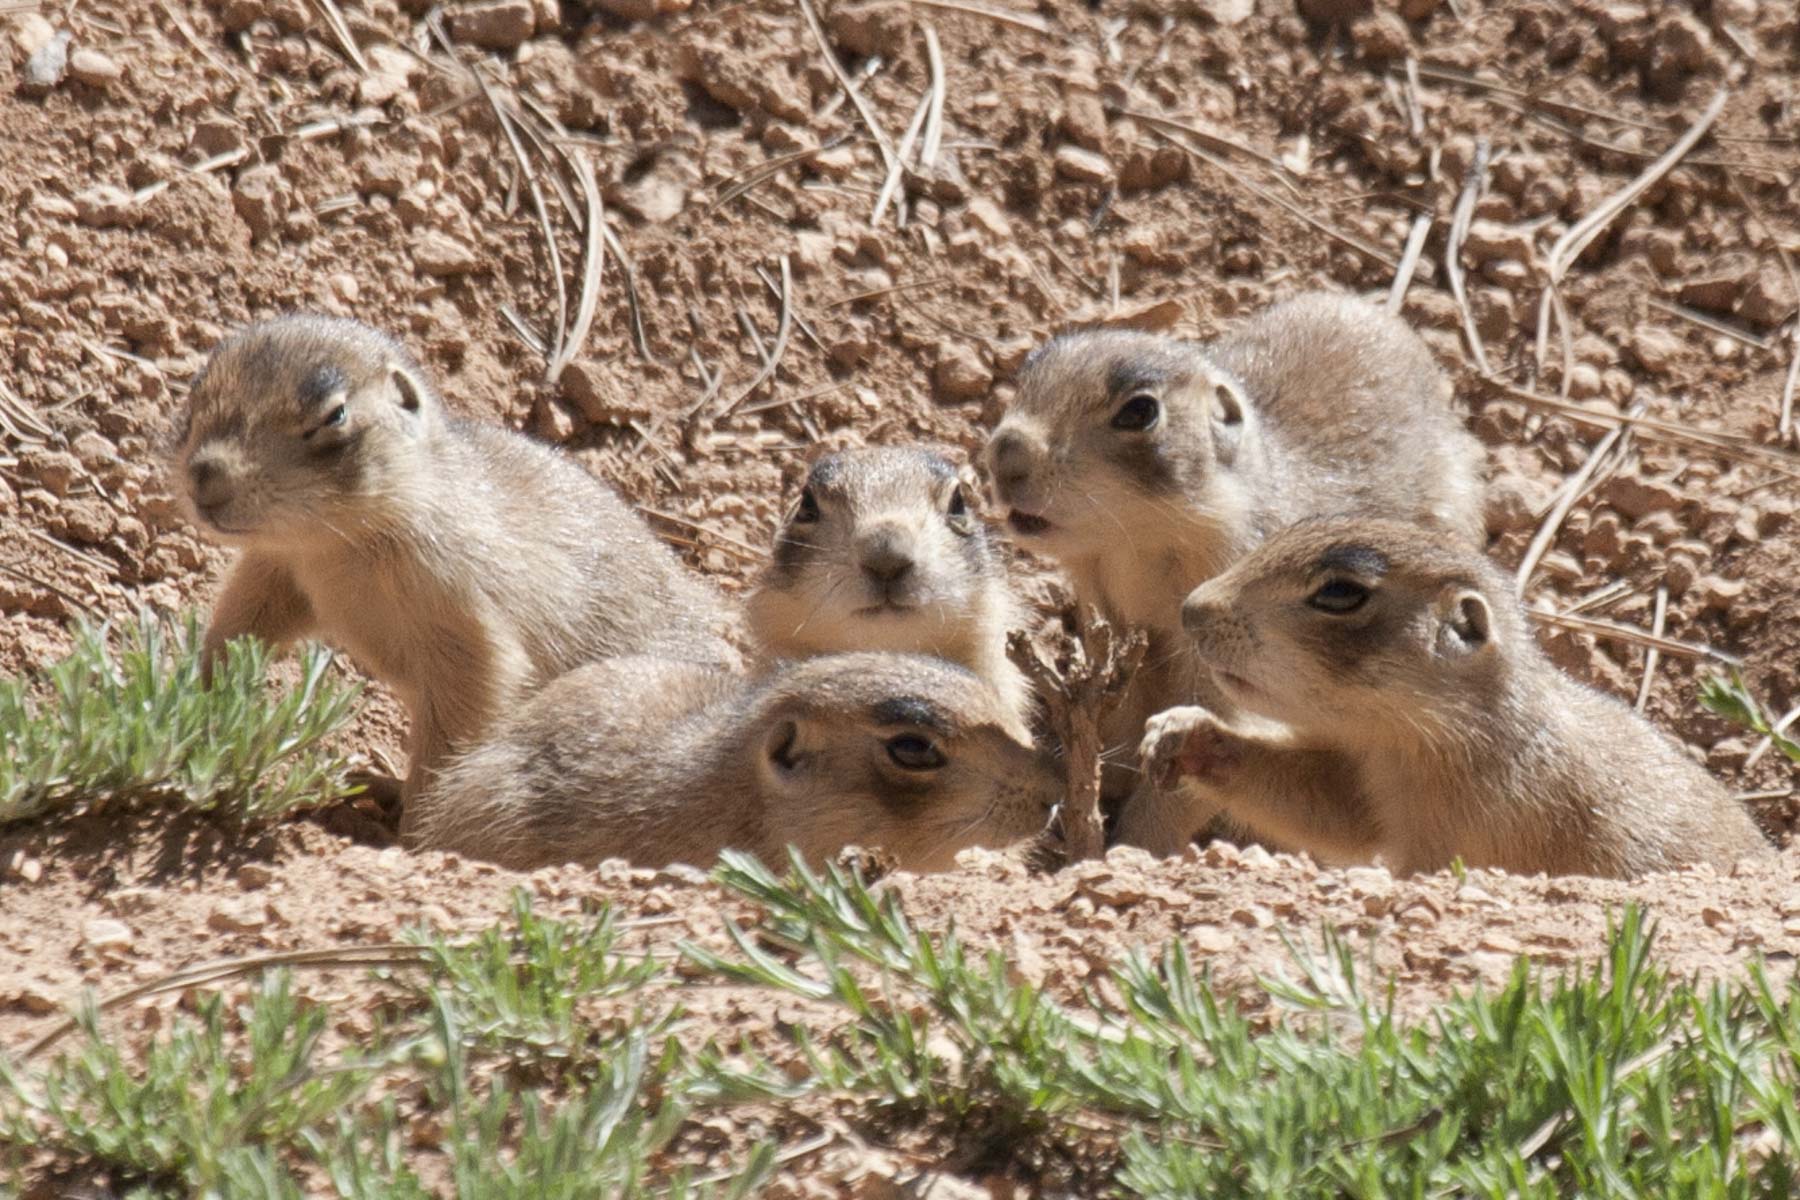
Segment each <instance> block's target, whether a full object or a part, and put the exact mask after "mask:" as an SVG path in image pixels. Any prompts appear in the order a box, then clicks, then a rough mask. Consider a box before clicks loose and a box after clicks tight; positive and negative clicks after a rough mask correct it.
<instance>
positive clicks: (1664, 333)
mask: <svg viewBox="0 0 1800 1200" xmlns="http://www.w3.org/2000/svg"><path fill="white" fill-rule="evenodd" d="M1631 354H1632V357H1633V358H1635V359H1637V361H1638V365H1639V366H1641V367H1643V368H1644V370H1646V371H1648V372H1650V373H1651V374H1652V375H1663V374H1666V373H1667V372H1668V370H1669V368H1670V367H1671V366H1672V365H1673V364H1674V362H1675V360H1676V358H1678V357H1679V356H1680V354H1681V339H1680V338H1678V337H1676V336H1675V335H1674V334H1673V333H1671V332H1670V331H1669V330H1667V329H1664V328H1663V327H1662V326H1660V325H1647V326H1645V327H1644V328H1642V329H1639V330H1638V331H1637V332H1636V333H1634V334H1632V335H1631Z"/></svg>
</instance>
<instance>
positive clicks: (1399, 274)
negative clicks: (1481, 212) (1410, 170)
mask: <svg viewBox="0 0 1800 1200" xmlns="http://www.w3.org/2000/svg"><path fill="white" fill-rule="evenodd" d="M1430 232H1431V214H1429V213H1420V214H1419V215H1418V216H1416V217H1414V218H1413V223H1412V231H1411V232H1410V233H1408V234H1407V235H1406V250H1405V252H1404V253H1402V254H1401V255H1400V269H1399V270H1397V271H1395V272H1394V286H1393V287H1391V288H1389V289H1388V298H1387V310H1388V311H1389V312H1391V313H1397V312H1399V311H1400V306H1401V305H1403V304H1405V303H1406V289H1407V288H1409V287H1411V286H1412V280H1413V272H1415V271H1416V270H1418V268H1419V256H1420V255H1421V254H1423V253H1424V252H1425V237H1426V235H1427V234H1429V233H1430ZM1116 303H1117V301H1116V297H1115V304H1116Z"/></svg>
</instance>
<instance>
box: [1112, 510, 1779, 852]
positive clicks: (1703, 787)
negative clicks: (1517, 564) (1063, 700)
mask: <svg viewBox="0 0 1800 1200" xmlns="http://www.w3.org/2000/svg"><path fill="white" fill-rule="evenodd" d="M1182 617H1183V621H1184V624H1185V625H1186V628H1187V630H1188V635H1189V636H1190V637H1191V638H1192V639H1193V642H1194V647H1195V651H1196V653H1197V654H1198V656H1199V657H1200V659H1201V660H1202V661H1203V662H1204V663H1205V664H1206V666H1207V667H1208V669H1209V670H1210V671H1211V673H1212V675H1213V677H1214V678H1215V680H1216V681H1217V683H1218V685H1219V689H1220V691H1221V692H1222V693H1223V694H1224V695H1225V696H1226V697H1227V699H1228V700H1229V701H1230V702H1231V703H1232V704H1234V705H1236V706H1237V707H1238V708H1239V709H1241V710H1244V711H1247V712H1251V713H1255V714H1257V715H1260V716H1263V717H1267V718H1269V719H1271V720H1273V721H1276V722H1280V723H1281V724H1282V725H1283V726H1285V727H1286V729H1287V730H1288V731H1290V735H1289V736H1288V737H1285V738H1279V739H1278V738H1269V737H1266V736H1261V735H1256V734H1246V733H1245V732H1243V731H1241V730H1240V729H1237V728H1234V727H1233V724H1232V723H1231V722H1230V721H1228V720H1224V719H1221V718H1220V717H1219V716H1218V715H1217V714H1214V713H1210V712H1208V711H1206V710H1205V709H1202V708H1177V709H1174V710H1172V711H1169V712H1165V713H1161V714H1159V715H1158V716H1156V717H1155V718H1153V719H1152V720H1151V721H1150V723H1149V727H1148V729H1147V731H1146V733H1145V738H1144V746H1143V757H1144V760H1145V769H1146V774H1147V775H1150V776H1152V777H1154V778H1156V779H1158V780H1159V781H1160V783H1161V784H1162V785H1163V786H1166V787H1173V788H1175V789H1184V790H1188V791H1196V792H1199V793H1201V794H1202V795H1203V796H1204V798H1205V799H1206V800H1207V801H1209V802H1210V803H1212V804H1216V805H1217V806H1219V807H1221V808H1223V809H1224V810H1225V812H1226V813H1227V814H1228V815H1229V816H1230V818H1231V819H1232V820H1233V821H1235V822H1237V823H1239V824H1241V825H1243V826H1245V827H1247V828H1248V829H1250V830H1252V831H1254V832H1256V833H1259V834H1262V835H1264V836H1267V837H1271V838H1273V839H1275V840H1276V841H1278V842H1280V843H1282V844H1284V845H1287V846H1291V847H1294V848H1297V849H1304V850H1308V851H1311V852H1312V853H1313V854H1314V855H1315V856H1316V857H1318V858H1320V859H1321V860H1324V861H1328V862H1349V861H1359V860H1367V859H1369V858H1370V857H1372V856H1377V855H1379V856H1380V857H1381V858H1382V859H1384V860H1385V861H1386V862H1387V863H1388V864H1389V865H1390V866H1391V867H1393V869H1395V870H1397V871H1428V870H1435V869H1439V868H1442V867H1445V866H1448V865H1449V864H1450V863H1451V861H1452V860H1454V859H1457V858H1460V859H1462V861H1463V862H1464V863H1466V864H1468V865H1469V866H1485V867H1498V868H1501V869H1504V870H1508V871H1514V872H1520V873H1529V872H1538V871H1542V872H1545V873H1549V874H1587V875H1604V876H1618V877H1630V876H1635V875H1641V874H1644V873H1646V872H1650V871H1658V870H1666V869H1669V868H1673V867H1677V866H1681V865H1683V864H1687V863H1695V862H1710V863H1713V864H1715V865H1718V866H1728V865H1729V864H1730V863H1732V862H1733V861H1735V860H1736V859H1738V858H1742V857H1746V856H1750V855H1754V854H1762V853H1767V852H1768V850H1769V846H1768V844H1767V842H1766V841H1764V839H1763V838H1762V836H1761V834H1760V833H1758V832H1757V829H1756V826H1755V825H1754V823H1753V822H1752V821H1751V820H1750V818H1749V816H1748V815H1747V814H1746V813H1745V812H1744V810H1743V807H1742V806H1741V805H1740V804H1739V803H1738V802H1737V800H1736V799H1734V798H1733V797H1732V796H1731V794H1730V793H1729V792H1728V791H1727V790H1726V789H1725V788H1724V786H1723V785H1721V784H1720V783H1719V782H1718V781H1717V780H1716V779H1714V778H1713V777H1712V776H1711V775H1710V774H1708V773H1707V772H1706V770H1705V769H1703V768H1702V767H1700V766H1699V765H1697V764H1696V763H1694V762H1693V761H1692V760H1691V759H1689V758H1688V757H1687V756H1686V755H1685V754H1684V753H1683V752H1682V751H1681V749H1680V748H1679V747H1678V746H1677V745H1675V743H1674V742H1672V741H1671V740H1670V739H1669V738H1668V737H1666V736H1665V735H1663V734H1662V733H1661V732H1659V731H1658V730H1656V729H1655V728H1654V727H1652V726H1651V725H1650V723H1649V722H1648V721H1646V720H1644V719H1643V718H1642V717H1640V716H1639V715H1638V714H1636V713H1635V712H1633V711H1632V710H1631V709H1630V708H1628V707H1626V706H1625V705H1624V704H1621V703H1620V702H1618V701H1617V700H1615V699H1613V698H1612V697H1609V696H1606V695H1603V694H1601V693H1600V692H1597V691H1594V690H1593V689H1591V688H1588V687H1584V686H1583V685H1581V684H1579V683H1577V682H1576V681H1574V680H1572V679H1570V678H1569V677H1568V676H1566V675H1564V674H1563V673H1562V672H1561V671H1559V670H1557V668H1556V667H1555V666H1554V665H1553V664H1552V663H1551V662H1550V660H1549V659H1548V658H1547V657H1545V655H1544V653H1543V651H1542V650H1541V649H1540V648H1539V647H1538V644H1537V641H1536V639H1535V638H1534V637H1533V635H1532V631H1531V629H1530V626H1529V624H1528V621H1527V618H1526V616H1525V614H1524V612H1523V610H1522V609H1521V608H1520V607H1519V604H1518V602H1517V600H1516V599H1515V598H1514V595H1513V589H1512V583H1511V580H1510V579H1509V578H1507V577H1506V576H1505V575H1504V574H1503V573H1502V572H1500V571H1499V570H1498V569H1497V568H1495V567H1494V566H1493V565H1492V564H1491V563H1490V562H1489V561H1488V560H1487V559H1486V557H1485V556H1483V555H1481V554H1480V553H1477V552H1475V551H1471V550H1467V549H1464V548H1461V547H1456V546H1452V545H1447V544H1446V543H1445V541H1444V539H1443V537H1442V536H1441V535H1439V534H1437V533H1434V532H1431V531H1427V530H1421V529H1419V528H1418V527H1416V526H1413V525H1407V524H1402V523H1398V522H1387V521H1367V520H1317V521H1307V522H1303V523H1300V524H1298V525H1296V526H1294V527H1293V528H1291V529H1289V530H1287V531H1285V532H1283V533H1281V534H1279V535H1277V536H1276V537H1275V538H1273V539H1271V540H1270V541H1268V542H1266V543H1265V544H1264V545H1263V546H1262V547H1260V548H1259V549H1257V550H1256V551H1254V552H1252V553H1251V554H1250V555H1249V556H1248V557H1247V558H1245V559H1243V560H1242V561H1240V562H1239V563H1237V564H1236V565H1234V566H1233V567H1231V568H1230V569H1229V570H1227V571H1225V572H1224V573H1223V574H1221V575H1219V576H1217V577H1216V578H1214V579H1212V580H1209V581H1208V582H1207V583H1205V584H1203V585H1201V586H1200V587H1199V588H1196V589H1195V590H1194V593H1193V594H1192V595H1191V596H1190V597H1189V598H1188V600H1187V602H1186V603H1185V604H1184V606H1183V609H1182Z"/></svg>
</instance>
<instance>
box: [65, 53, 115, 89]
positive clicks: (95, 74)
mask: <svg viewBox="0 0 1800 1200" xmlns="http://www.w3.org/2000/svg"><path fill="white" fill-rule="evenodd" d="M69 74H70V75H71V76H73V77H74V78H75V79H76V80H77V81H79V82H81V83H85V84H87V85H88V86H89V87H91V88H99V89H100V90H102V91H105V90H106V89H107V88H110V87H111V86H112V85H113V84H115V83H117V82H119V80H121V79H123V78H124V77H125V68H124V67H121V66H120V65H119V64H118V63H116V62H114V61H113V60H112V59H111V58H109V57H107V56H106V55H104V54H102V53H100V51H98V50H89V49H87V48H86V47H83V48H82V49H80V50H77V51H75V52H74V53H73V54H71V55H69Z"/></svg>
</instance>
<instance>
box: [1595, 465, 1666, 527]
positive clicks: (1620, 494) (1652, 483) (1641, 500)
mask: <svg viewBox="0 0 1800 1200" xmlns="http://www.w3.org/2000/svg"><path fill="white" fill-rule="evenodd" d="M1602 499H1603V500H1604V501H1605V503H1606V504H1607V506H1608V507H1611V508H1614V509H1617V510H1618V511H1619V512H1620V513H1622V514H1624V515H1625V516H1626V517H1628V518H1629V519H1631V520H1633V521H1637V520H1640V519H1642V518H1644V517H1647V516H1649V515H1650V514H1651V513H1653V512H1673V511H1675V510H1676V509H1678V508H1680V507H1681V492H1680V490H1679V489H1678V488H1676V487H1675V485H1674V484H1672V483H1670V482H1669V481H1668V480H1666V479H1644V478H1642V477H1640V476H1636V475H1617V476H1614V477H1613V479H1612V480H1611V482H1609V483H1608V484H1607V485H1606V491H1605V493H1604V494H1603V496H1602Z"/></svg>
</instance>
